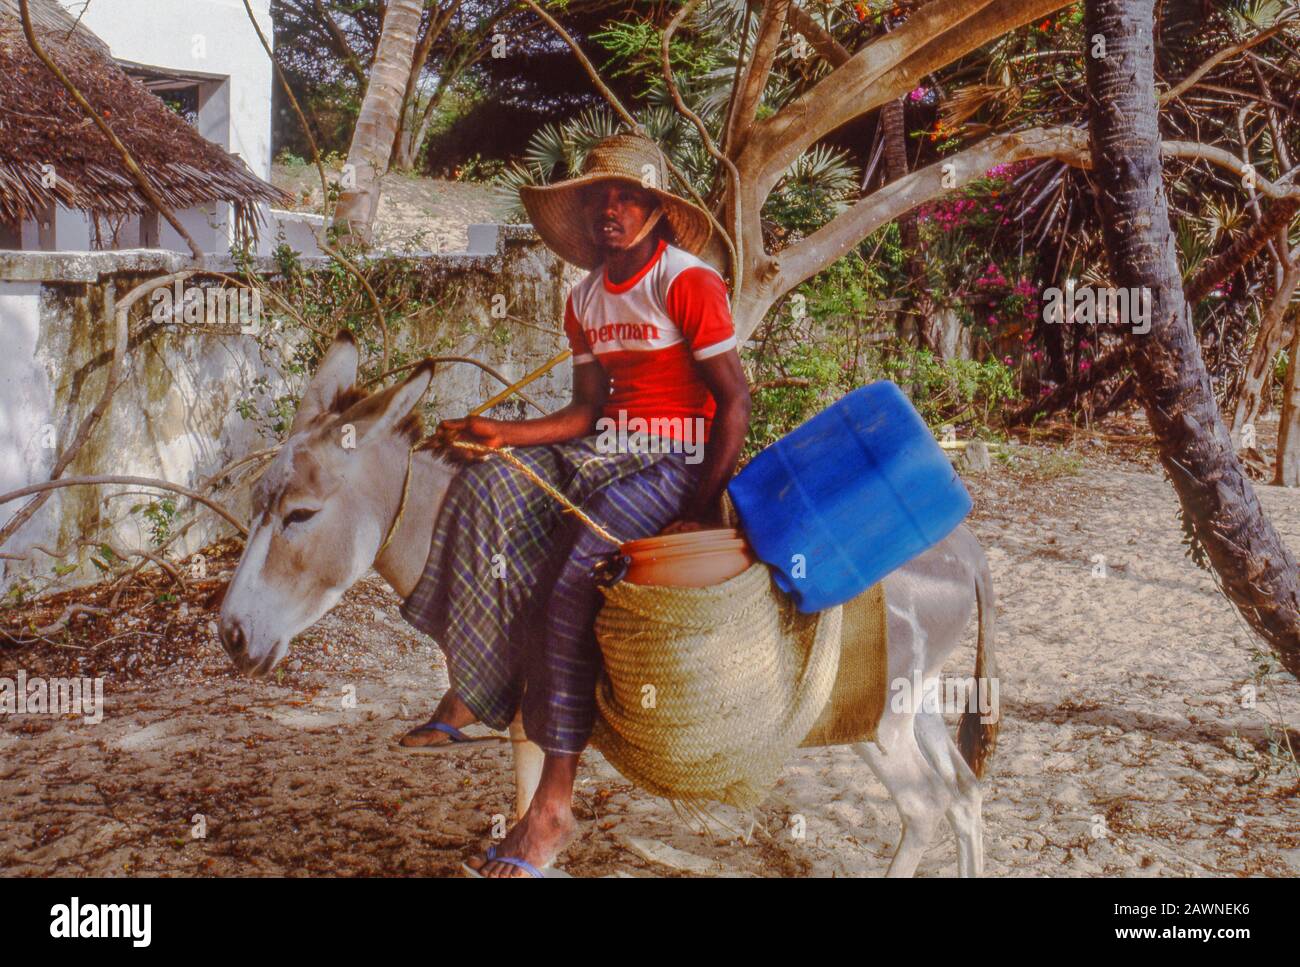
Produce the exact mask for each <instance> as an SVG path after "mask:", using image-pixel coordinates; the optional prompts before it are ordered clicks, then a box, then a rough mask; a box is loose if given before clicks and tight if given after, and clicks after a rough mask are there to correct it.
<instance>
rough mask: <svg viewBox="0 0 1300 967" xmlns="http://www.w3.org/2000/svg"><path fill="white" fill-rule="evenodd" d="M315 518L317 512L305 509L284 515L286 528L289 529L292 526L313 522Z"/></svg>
mask: <svg viewBox="0 0 1300 967" xmlns="http://www.w3.org/2000/svg"><path fill="white" fill-rule="evenodd" d="M315 516H316V511H314V510H307V509H306V508H305V507H304V508H299V509H298V510H295V511H291V512H289V513H288V514H285V515H284V526H285V527H288V526H290V525H291V524H301V523H302V522H303V521H305V520H311V519H312V518H313V517H315Z"/></svg>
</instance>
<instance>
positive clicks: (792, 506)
mask: <svg viewBox="0 0 1300 967" xmlns="http://www.w3.org/2000/svg"><path fill="white" fill-rule="evenodd" d="M727 491H728V493H729V494H730V495H731V500H732V503H733V504H734V505H735V508H736V512H737V515H738V516H739V518H740V527H741V529H742V530H743V531H744V533H745V536H746V537H747V538H748V539H749V543H750V545H751V546H752V547H753V548H754V553H755V554H757V555H758V557H759V559H760V560H762V561H764V562H765V563H767V564H769V565H771V566H772V568H773V572H774V573H773V575H772V576H773V579H774V580H775V581H776V583H777V586H778V587H780V588H781V590H783V591H785V592H787V593H789V594H790V595H792V596H793V597H794V598H795V605H796V607H797V608H798V610H800V611H802V612H805V613H811V612H813V611H821V610H822V609H824V608H830V607H834V606H835V605H837V604H842V603H844V602H845V601H848V600H849V599H851V598H853V597H854V596H856V595H857V594H860V593H861V592H862V591H864V590H866V589H867V588H869V587H870V586H871V585H872V584H874V583H876V582H877V581H879V580H880V579H881V578H882V577H884V576H885V575H886V574H888V573H889V572H890V571H892V570H894V569H895V568H897V567H900V566H901V565H903V564H906V563H907V562H908V561H910V560H911V559H912V558H914V557H916V556H917V555H918V554H920V553H921V552H923V551H924V550H926V549H927V548H929V547H932V546H933V545H934V544H937V543H938V542H939V541H941V540H943V539H944V538H945V537H947V536H948V534H949V533H951V532H952V530H953V528H955V527H956V526H957V525H958V524H960V523H961V522H962V519H963V518H965V516H966V515H967V514H968V513H969V512H970V509H971V499H970V494H969V493H967V492H966V487H965V485H964V484H962V482H961V478H960V477H958V476H957V472H956V470H954V469H953V466H952V463H951V462H950V461H949V460H948V457H947V456H946V455H945V454H944V452H943V450H942V449H941V448H940V447H939V444H938V442H937V441H936V440H935V438H934V436H933V434H931V433H930V429H929V428H928V427H927V426H926V425H925V421H924V420H922V419H921V414H919V413H918V412H917V411H916V408H915V407H914V406H912V403H911V401H910V400H909V399H908V398H907V396H906V395H904V393H903V391H902V390H900V389H899V388H898V387H897V386H895V385H894V384H893V383H891V382H889V381H888V380H881V381H880V382H877V383H872V384H871V385H870V386H863V387H861V388H859V389H856V390H854V391H853V392H852V393H850V394H848V395H847V396H845V397H844V398H843V399H841V400H839V401H838V402H836V403H833V404H832V405H831V406H829V407H827V408H826V409H825V410H823V411H822V412H821V413H818V414H817V415H816V416H814V417H813V418H812V419H810V420H808V421H807V422H806V423H804V424H803V425H801V426H799V427H798V428H796V429H795V430H794V431H792V432H791V433H788V434H786V435H785V436H783V437H782V438H781V439H779V440H777V441H776V442H775V443H774V444H772V445H771V446H770V447H768V448H767V449H765V450H763V451H762V452H761V453H759V454H758V456H756V457H754V459H753V460H751V461H750V462H749V464H748V465H747V466H746V467H745V469H744V470H742V471H741V472H740V473H739V474H737V475H736V476H735V477H734V478H733V479H732V481H731V484H730V485H729V486H728V488H727Z"/></svg>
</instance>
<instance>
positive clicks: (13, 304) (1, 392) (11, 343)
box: [0, 281, 59, 572]
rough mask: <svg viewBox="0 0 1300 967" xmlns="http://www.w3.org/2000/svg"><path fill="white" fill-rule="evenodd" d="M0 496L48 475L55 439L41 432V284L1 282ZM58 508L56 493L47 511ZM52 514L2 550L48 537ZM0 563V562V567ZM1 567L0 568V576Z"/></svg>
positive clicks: (45, 390)
mask: <svg viewBox="0 0 1300 967" xmlns="http://www.w3.org/2000/svg"><path fill="white" fill-rule="evenodd" d="M0 339H2V340H3V344H4V347H5V351H4V352H3V353H0V454H3V455H4V459H3V460H0V493H8V492H9V491H11V490H16V489H17V488H19V487H23V486H26V485H27V484H29V483H31V482H32V481H33V480H44V479H47V478H48V477H49V475H50V469H51V467H52V466H53V463H54V454H55V453H56V452H57V450H56V449H55V448H54V447H51V446H49V445H48V444H50V443H51V442H53V443H55V444H57V439H56V438H54V437H52V436H51V435H50V433H48V432H47V431H46V425H47V424H49V423H50V421H52V420H53V419H54V418H55V416H54V413H53V408H54V387H53V385H52V383H51V381H50V374H49V372H48V371H47V370H46V367H45V365H44V364H43V363H42V359H41V353H40V351H39V350H40V340H41V284H40V283H39V282H6V281H0ZM23 503H24V501H23V500H21V499H20V500H18V501H13V502H11V503H7V504H0V521H5V520H8V519H9V518H10V516H12V515H13V513H14V512H15V511H17V510H18V509H19V508H20V507H21V506H22V505H23ZM58 504H59V495H58V494H57V493H56V494H55V495H54V497H53V498H51V500H50V502H49V503H47V504H46V507H48V508H50V509H51V511H53V510H54V508H56V507H57V506H58ZM56 513H57V512H55V513H47V514H44V515H37V516H36V517H35V518H33V519H32V520H31V521H29V522H28V524H27V526H26V527H24V528H23V529H22V530H21V531H19V532H18V534H17V535H15V537H14V539H13V540H12V541H11V542H10V546H9V547H7V548H6V550H7V551H9V552H11V553H14V552H18V551H20V550H26V548H28V547H29V546H30V545H31V544H32V543H33V542H44V541H46V540H48V539H49V538H50V537H51V534H52V531H53V528H54V526H55V525H54V521H55V519H56ZM0 563H2V562H0ZM2 571H3V567H0V572H2Z"/></svg>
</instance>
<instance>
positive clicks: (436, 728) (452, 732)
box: [397, 719, 509, 755]
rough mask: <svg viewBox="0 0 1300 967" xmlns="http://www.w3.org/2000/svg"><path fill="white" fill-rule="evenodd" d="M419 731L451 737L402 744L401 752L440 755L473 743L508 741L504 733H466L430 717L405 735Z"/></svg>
mask: <svg viewBox="0 0 1300 967" xmlns="http://www.w3.org/2000/svg"><path fill="white" fill-rule="evenodd" d="M421 732H442V733H444V734H446V735H447V736H449V737H450V738H451V741H450V742H437V743H435V744H433V745H402V744H400V743H399V744H398V746H397V747H398V748H399V749H401V750H402V751H403V752H412V753H415V754H416V755H442V754H443V753H445V752H447V751H448V750H450V749H457V750H459V749H466V748H469V747H470V746H475V745H499V744H500V743H502V742H507V741H509V740H508V739H507V738H506V736H504V735H466V734H465V733H464V732H462V731H461V730H460V729H458V728H456V726H454V725H448V724H447V723H446V722H435V721H433V720H432V719H430V720H429V721H428V722H425V723H424V724H423V725H421V726H419V727H418V728H414V729H411V731H410V732H407V733H406V734H407V735H419V734H420V733H421Z"/></svg>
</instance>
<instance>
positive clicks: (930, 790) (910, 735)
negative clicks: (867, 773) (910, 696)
mask: <svg viewBox="0 0 1300 967" xmlns="http://www.w3.org/2000/svg"><path fill="white" fill-rule="evenodd" d="M914 720H915V716H914V715H913V714H911V713H895V712H890V711H886V712H885V714H884V716H883V717H882V718H881V720H880V726H879V727H878V728H877V730H876V734H877V738H878V742H879V747H877V745H876V743H872V742H859V743H856V744H855V745H854V746H853V749H854V751H855V752H857V754H858V755H860V756H861V757H862V758H863V759H864V760H866V763H867V765H868V766H870V767H871V771H872V772H874V773H875V774H876V778H877V779H879V780H880V781H881V783H882V784H883V785H884V787H885V789H886V790H888V792H889V797H890V798H891V799H892V800H893V801H894V808H896V809H897V810H898V818H899V819H900V820H901V821H902V825H903V835H902V838H901V839H900V840H899V842H898V849H896V850H895V851H894V858H893V860H891V861H890V864H889V869H888V871H886V873H885V875H886V876H912V875H914V874H915V873H916V867H917V866H918V865H919V864H920V862H921V857H922V856H923V855H924V854H925V849H926V847H927V846H929V845H930V841H931V839H933V838H934V832H935V830H936V829H937V828H938V827H939V824H940V823H941V822H942V820H943V817H944V813H945V812H946V810H947V808H948V805H949V800H950V799H951V793H950V791H949V789H948V786H947V784H946V783H945V782H944V781H943V780H942V779H941V778H940V776H939V774H938V773H937V772H935V770H934V768H933V767H932V766H931V765H930V763H929V762H928V761H927V760H926V757H925V754H924V753H923V752H922V751H921V746H920V744H919V743H918V742H917V737H916V733H915V730H914V729H913V724H912V723H913V721H914Z"/></svg>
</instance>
